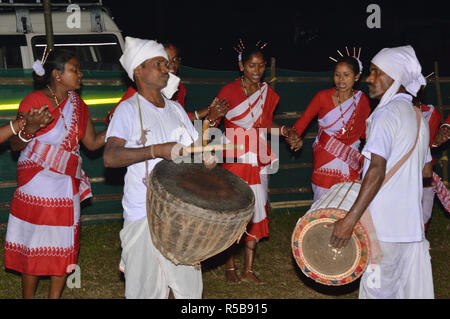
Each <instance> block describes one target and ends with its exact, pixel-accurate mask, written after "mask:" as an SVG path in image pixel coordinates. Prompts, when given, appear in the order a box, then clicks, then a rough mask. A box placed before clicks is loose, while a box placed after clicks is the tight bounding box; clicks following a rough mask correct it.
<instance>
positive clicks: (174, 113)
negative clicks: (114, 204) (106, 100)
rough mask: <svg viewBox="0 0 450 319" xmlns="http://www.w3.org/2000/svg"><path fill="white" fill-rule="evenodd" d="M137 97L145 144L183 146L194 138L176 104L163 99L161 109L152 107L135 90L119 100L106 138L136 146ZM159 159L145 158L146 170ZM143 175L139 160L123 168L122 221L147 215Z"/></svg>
mask: <svg viewBox="0 0 450 319" xmlns="http://www.w3.org/2000/svg"><path fill="white" fill-rule="evenodd" d="M137 96H138V97H139V101H140V105H141V113H142V123H143V127H144V130H145V131H146V137H147V142H146V143H145V146H149V145H152V144H161V143H168V142H177V143H181V144H183V145H186V146H187V145H190V144H192V143H193V142H194V141H195V140H196V139H197V137H198V133H197V131H196V130H195V128H194V126H193V125H192V122H191V121H190V120H189V117H188V115H187V114H186V112H185V111H184V109H183V108H182V106H181V105H180V104H178V103H177V102H174V101H172V100H168V99H166V98H164V101H165V103H166V105H165V107H164V108H159V107H156V106H154V105H153V104H152V103H150V102H149V101H147V100H146V99H145V98H144V97H142V96H141V95H139V94H138V93H135V94H134V95H133V96H132V97H130V98H129V99H127V100H125V101H123V102H121V103H120V104H119V105H118V107H117V108H116V110H115V111H114V116H113V118H112V120H111V123H110V124H109V127H108V130H107V132H106V138H105V139H106V140H108V138H109V137H117V138H121V139H124V140H125V141H126V144H125V147H127V148H139V147H143V145H141V144H139V140H140V138H141V122H140V119H139V108H138V102H137ZM161 160H162V159H161V158H157V159H153V160H148V173H149V174H150V173H151V171H152V170H153V168H154V166H155V165H156V164H157V163H158V162H159V161H161ZM144 176H145V162H139V163H135V164H132V165H130V166H128V167H127V173H126V174H125V185H124V191H123V193H124V194H123V198H122V206H123V210H124V211H123V218H124V219H125V220H126V221H136V220H139V219H142V218H144V217H146V216H147V212H146V191H147V189H146V186H145V184H144V183H143V182H142V179H143V178H144Z"/></svg>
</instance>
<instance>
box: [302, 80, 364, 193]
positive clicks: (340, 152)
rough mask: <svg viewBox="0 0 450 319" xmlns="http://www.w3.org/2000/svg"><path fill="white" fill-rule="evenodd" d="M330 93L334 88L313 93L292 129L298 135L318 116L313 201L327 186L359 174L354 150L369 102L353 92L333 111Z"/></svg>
mask: <svg viewBox="0 0 450 319" xmlns="http://www.w3.org/2000/svg"><path fill="white" fill-rule="evenodd" d="M334 93H335V88H332V89H328V90H323V91H320V92H319V93H317V94H316V96H315V97H314V98H313V100H312V101H311V103H310V104H309V105H308V107H307V109H306V110H305V112H304V113H303V114H302V116H301V117H300V118H299V119H298V120H297V122H296V123H295V125H294V127H295V129H296V131H297V134H298V135H301V134H303V132H304V130H305V129H306V127H307V126H308V124H309V123H310V121H311V120H312V119H313V118H314V117H315V116H316V115H318V116H319V118H318V124H319V130H318V134H317V137H316V140H315V141H314V143H313V158H314V159H313V167H314V168H313V173H312V177H311V183H312V188H313V192H314V201H317V200H318V199H319V198H320V197H321V196H322V195H323V194H324V193H326V192H327V191H328V189H329V188H330V187H331V186H333V185H335V184H337V183H341V182H346V181H354V180H356V179H358V178H359V176H360V173H361V170H362V159H363V158H362V155H361V154H360V153H359V151H358V148H359V145H360V138H362V137H364V136H365V130H366V123H365V121H366V119H367V117H368V116H369V114H370V106H369V100H368V99H367V97H366V96H365V95H364V94H363V93H362V92H361V91H355V92H354V96H352V97H350V98H349V99H348V100H346V101H344V102H342V104H341V106H340V107H339V106H337V107H336V106H335V105H334V102H333V99H332V96H333V94H334Z"/></svg>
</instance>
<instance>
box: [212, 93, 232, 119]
mask: <svg viewBox="0 0 450 319" xmlns="http://www.w3.org/2000/svg"><path fill="white" fill-rule="evenodd" d="M228 107H229V104H228V102H227V100H225V99H224V98H221V99H218V98H215V99H214V100H213V101H212V102H211V104H210V105H209V107H208V117H209V119H210V120H212V121H216V120H217V119H219V118H221V117H223V116H225V114H227V112H228Z"/></svg>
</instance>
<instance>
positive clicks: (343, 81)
mask: <svg viewBox="0 0 450 319" xmlns="http://www.w3.org/2000/svg"><path fill="white" fill-rule="evenodd" d="M358 80H359V74H357V75H355V73H354V72H353V70H352V68H351V67H350V66H349V65H348V64H347V63H343V62H341V63H339V64H338V65H337V66H336V69H335V70H334V84H335V85H336V88H337V89H338V91H348V90H351V89H353V85H354V84H355V82H356V81H358Z"/></svg>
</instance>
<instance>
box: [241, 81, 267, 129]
mask: <svg viewBox="0 0 450 319" xmlns="http://www.w3.org/2000/svg"><path fill="white" fill-rule="evenodd" d="M241 86H242V90H243V91H244V94H245V96H246V97H247V102H248V108H249V110H250V115H251V116H252V120H253V123H255V116H254V115H253V108H252V105H251V103H250V96H249V94H248V91H247V88H246V87H245V85H244V79H243V77H241ZM258 91H259V97H258V101H260V103H259V104H261V101H262V98H261V85H260V84H259V82H258ZM254 108H256V105H255V107H254ZM261 108H262V107H261ZM261 121H262V115H261V116H260V117H259V123H255V128H257V129H258V128H259V127H260V126H261Z"/></svg>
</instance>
